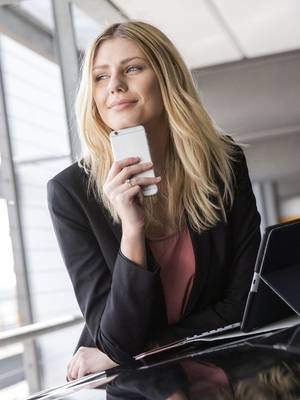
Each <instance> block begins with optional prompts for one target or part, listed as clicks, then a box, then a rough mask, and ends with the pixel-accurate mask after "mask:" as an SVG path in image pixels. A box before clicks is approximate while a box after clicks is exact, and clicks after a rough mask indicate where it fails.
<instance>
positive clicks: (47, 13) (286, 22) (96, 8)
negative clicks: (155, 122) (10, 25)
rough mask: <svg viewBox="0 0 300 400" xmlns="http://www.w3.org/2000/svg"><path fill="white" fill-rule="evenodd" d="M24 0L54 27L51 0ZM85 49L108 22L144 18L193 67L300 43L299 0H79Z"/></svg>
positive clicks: (283, 49) (76, 15)
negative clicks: (162, 32)
mask: <svg viewBox="0 0 300 400" xmlns="http://www.w3.org/2000/svg"><path fill="white" fill-rule="evenodd" d="M3 3H10V4H19V7H20V8H21V9H22V10H25V11H26V12H29V13H30V14H32V15H34V16H35V17H36V18H37V19H39V20H40V21H42V22H43V23H44V24H45V25H46V26H47V27H48V28H50V29H53V17H52V12H51V2H50V0H22V1H19V2H17V1H12V0H11V1H2V4H3ZM72 3H73V5H74V7H73V13H74V22H75V31H76V36H77V41H78V44H79V47H80V48H81V49H83V50H84V49H85V48H86V47H87V45H88V44H89V43H90V41H91V40H92V39H93V38H94V37H95V36H96V35H97V34H98V33H99V32H100V31H101V30H102V29H103V28H104V27H105V26H107V25H109V24H111V23H113V22H117V21H124V20H126V19H140V20H143V21H145V22H149V23H151V24H153V25H155V26H157V27H158V28H160V29H161V30H163V31H164V32H165V33H166V34H167V35H168V36H169V37H170V39H171V40H172V41H173V42H174V44H175V45H176V46H177V47H178V49H179V51H180V52H181V53H182V55H183V57H184V59H185V60H186V62H187V64H188V66H189V67H190V68H191V69H196V68H201V67H208V66H211V65H217V64H223V63H228V62H232V61H238V60H241V59H246V58H247V59H248V58H253V57H259V56H264V55H270V54H276V53H282V52H287V51H290V50H295V49H299V48H300V24H299V16H300V1H299V0H284V1H282V0H268V1H261V0H244V1H239V0H186V1H185V2H182V1H181V0H164V1H161V0H152V1H147V0H109V1H106V0H73V1H72Z"/></svg>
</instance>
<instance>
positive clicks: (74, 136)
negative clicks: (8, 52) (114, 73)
mask: <svg viewBox="0 0 300 400" xmlns="http://www.w3.org/2000/svg"><path fill="white" fill-rule="evenodd" d="M52 9H53V17H54V22H55V43H56V48H57V53H58V59H59V64H60V68H61V74H62V83H63V91H64V99H65V109H66V115H67V122H68V132H69V141H70V148H71V158H72V160H73V161H75V160H76V159H78V157H79V156H80V154H81V145H80V139H79V134H78V129H77V125H76V120H75V113H74V100H75V89H76V88H77V86H78V83H79V57H78V53H77V48H76V41H75V33H74V28H73V18H72V9H71V4H70V3H69V1H66V0H65V1H62V0H52Z"/></svg>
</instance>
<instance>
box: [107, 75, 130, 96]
mask: <svg viewBox="0 0 300 400" xmlns="http://www.w3.org/2000/svg"><path fill="white" fill-rule="evenodd" d="M126 90H127V84H126V82H125V79H124V78H123V77H122V76H121V75H120V74H115V75H111V78H110V82H109V91H110V92H111V93H114V92H119V91H126Z"/></svg>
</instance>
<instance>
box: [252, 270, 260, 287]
mask: <svg viewBox="0 0 300 400" xmlns="http://www.w3.org/2000/svg"><path fill="white" fill-rule="evenodd" d="M259 278H260V275H259V274H258V273H257V272H254V275H253V279H252V283H251V288H250V292H257V289H258V284H259Z"/></svg>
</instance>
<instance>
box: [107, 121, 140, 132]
mask: <svg viewBox="0 0 300 400" xmlns="http://www.w3.org/2000/svg"><path fill="white" fill-rule="evenodd" d="M111 125H113V126H112V129H113V130H114V131H117V130H119V129H125V128H131V127H133V126H137V125H143V123H142V122H141V121H139V120H122V121H119V122H117V123H116V122H115V121H114V124H111Z"/></svg>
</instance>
